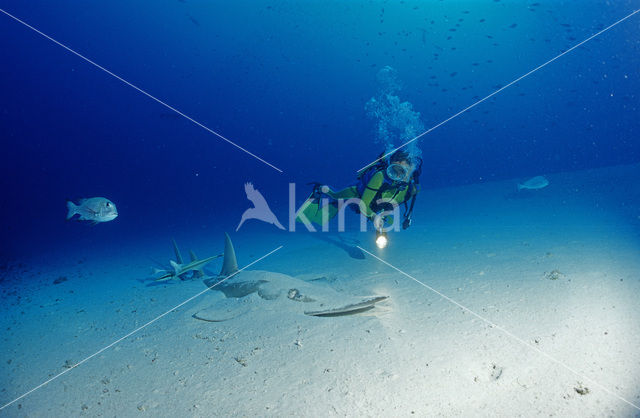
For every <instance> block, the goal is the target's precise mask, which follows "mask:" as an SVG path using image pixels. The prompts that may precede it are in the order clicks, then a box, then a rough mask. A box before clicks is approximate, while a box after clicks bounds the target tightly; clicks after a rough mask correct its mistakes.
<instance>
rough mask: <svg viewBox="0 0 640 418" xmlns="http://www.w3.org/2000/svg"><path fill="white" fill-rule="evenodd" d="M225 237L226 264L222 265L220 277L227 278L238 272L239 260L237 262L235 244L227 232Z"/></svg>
mask: <svg viewBox="0 0 640 418" xmlns="http://www.w3.org/2000/svg"><path fill="white" fill-rule="evenodd" d="M224 237H225V241H224V262H223V263H222V270H221V271H220V276H224V277H227V276H229V275H231V274H233V273H236V272H237V271H238V260H236V252H235V250H234V249H233V244H232V243H231V238H229V234H227V233H226V232H225V233H224Z"/></svg>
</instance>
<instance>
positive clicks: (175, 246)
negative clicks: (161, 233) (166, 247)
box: [171, 238, 184, 264]
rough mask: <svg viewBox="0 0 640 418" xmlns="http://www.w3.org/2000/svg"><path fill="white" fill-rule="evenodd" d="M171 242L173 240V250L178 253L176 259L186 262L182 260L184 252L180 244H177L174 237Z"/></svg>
mask: <svg viewBox="0 0 640 418" xmlns="http://www.w3.org/2000/svg"><path fill="white" fill-rule="evenodd" d="M171 242H173V252H174V253H175V254H176V261H177V262H178V264H182V263H184V261H182V254H180V250H179V249H178V244H176V240H175V239H173V238H172V239H171Z"/></svg>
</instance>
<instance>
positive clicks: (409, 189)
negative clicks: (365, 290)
mask: <svg viewBox="0 0 640 418" xmlns="http://www.w3.org/2000/svg"><path fill="white" fill-rule="evenodd" d="M383 156H384V153H382V154H381V156H380V157H379V158H378V160H376V161H375V162H374V163H372V164H371V165H369V166H367V167H365V168H364V169H363V170H362V172H361V173H360V174H359V175H358V183H356V184H355V185H352V186H349V187H347V188H345V189H343V190H339V191H333V190H331V188H330V187H329V186H326V185H321V184H319V183H312V184H314V188H313V191H312V193H311V196H309V198H308V199H307V201H306V202H305V203H304V204H303V205H302V207H301V208H300V211H299V212H298V214H297V216H296V220H297V221H298V222H303V223H305V221H304V220H303V219H304V218H306V219H307V220H308V221H310V222H313V223H316V224H318V225H321V226H324V225H326V223H327V222H328V221H329V220H330V219H331V218H333V217H334V216H335V215H336V214H337V213H338V212H339V211H340V209H341V205H345V204H348V203H349V202H348V200H349V199H358V201H359V205H352V206H351V207H352V208H353V209H354V210H355V211H356V212H358V213H362V214H363V215H365V216H366V217H367V218H368V219H369V220H371V221H373V222H374V226H375V229H376V231H377V232H378V234H379V236H380V235H381V234H383V230H384V228H385V225H393V216H391V215H389V213H391V212H392V211H393V209H394V208H396V207H397V206H398V205H400V204H402V203H404V215H403V221H402V229H407V228H408V227H409V226H410V225H411V213H412V211H413V206H414V204H415V201H416V195H417V194H418V180H419V176H420V172H421V168H422V159H420V158H419V157H412V156H411V155H410V154H409V153H408V152H406V151H403V150H397V151H395V152H394V153H393V154H391V155H390V156H388V157H386V158H382V157H383ZM385 245H386V237H385Z"/></svg>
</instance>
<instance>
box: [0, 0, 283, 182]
mask: <svg viewBox="0 0 640 418" xmlns="http://www.w3.org/2000/svg"><path fill="white" fill-rule="evenodd" d="M0 12H2V13H4V14H5V15H7V16H9V17H10V18H12V19H13V20H15V21H16V22H18V23H21V24H23V25H24V26H26V27H27V28H29V29H31V30H32V31H34V32H36V33H37V34H39V35H42V36H44V37H45V38H47V39H48V40H50V41H51V42H53V43H55V44H56V45H59V46H61V47H62V48H64V49H66V50H67V51H69V52H71V53H72V54H74V55H76V56H77V57H80V58H82V59H83V60H85V61H86V62H88V63H89V64H91V65H93V66H94V67H97V68H99V69H101V70H102V71H104V72H105V73H107V74H109V75H110V76H112V77H114V78H116V79H118V80H120V81H122V82H123V83H124V84H126V85H127V86H129V87H131V88H133V89H135V90H137V91H138V92H140V93H142V94H144V95H145V96H147V97H148V98H150V99H152V100H154V101H156V102H158V103H160V104H161V105H162V106H164V107H166V108H167V109H169V110H171V111H172V112H175V113H177V114H178V115H180V116H182V117H183V118H185V119H187V120H188V121H190V122H192V123H194V124H196V125H198V126H199V127H201V128H202V129H204V130H205V131H207V132H209V133H212V134H214V135H215V136H217V137H218V138H220V139H222V140H223V141H226V142H227V143H229V144H231V145H233V146H234V147H236V148H238V149H239V150H241V151H243V152H244V153H246V154H249V155H250V156H252V157H253V158H255V159H256V160H258V161H260V162H263V163H264V164H266V165H268V166H269V167H271V168H273V169H274V170H277V171H279V172H281V173H282V170H281V169H279V168H278V167H276V166H275V165H273V164H271V163H269V162H267V161H265V160H264V159H262V158H260V157H258V156H257V155H255V154H254V153H252V152H251V151H249V150H247V149H246V148H243V147H242V146H240V145H238V144H236V143H235V142H233V141H232V140H230V139H228V138H226V137H224V136H223V135H221V134H219V133H218V132H216V131H214V130H213V129H211V128H209V127H207V126H205V125H203V124H202V123H200V122H198V121H197V120H195V119H193V118H191V117H190V116H187V115H185V114H184V113H182V112H181V111H179V110H178V109H176V108H175V107H173V106H171V105H169V104H167V103H165V102H163V101H162V100H160V99H158V98H157V97H155V96H153V95H151V94H150V93H147V92H146V91H144V90H142V89H141V88H140V87H138V86H136V85H134V84H132V83H130V82H128V81H127V80H125V79H124V78H122V77H120V76H119V75H117V74H114V73H112V72H111V71H109V70H107V69H106V68H104V67H103V66H101V65H100V64H97V63H95V62H93V61H91V60H90V59H89V58H87V57H85V56H84V55H82V54H80V53H79V52H76V51H74V50H73V49H71V48H69V47H68V46H66V45H65V44H63V43H61V42H58V41H56V40H55V39H53V38H52V37H50V36H49V35H47V34H45V33H43V32H41V31H39V30H38V29H36V28H34V27H33V26H31V25H29V24H28V23H26V22H24V21H23V20H20V19H18V18H17V17H15V16H14V15H12V14H10V13H8V12H6V11H5V10H3V9H0Z"/></svg>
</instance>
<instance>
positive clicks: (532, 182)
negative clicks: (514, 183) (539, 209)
mask: <svg viewBox="0 0 640 418" xmlns="http://www.w3.org/2000/svg"><path fill="white" fill-rule="evenodd" d="M548 185H549V180H547V179H546V177H543V176H536V177H532V178H530V179H529V180H527V181H525V182H524V183H520V184H518V190H522V189H529V190H537V189H542V188H544V187H547V186H548Z"/></svg>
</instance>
